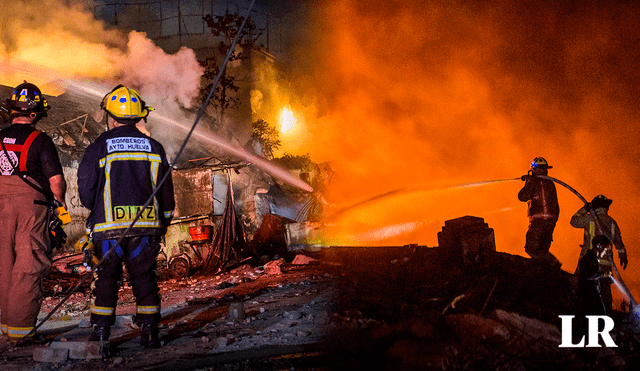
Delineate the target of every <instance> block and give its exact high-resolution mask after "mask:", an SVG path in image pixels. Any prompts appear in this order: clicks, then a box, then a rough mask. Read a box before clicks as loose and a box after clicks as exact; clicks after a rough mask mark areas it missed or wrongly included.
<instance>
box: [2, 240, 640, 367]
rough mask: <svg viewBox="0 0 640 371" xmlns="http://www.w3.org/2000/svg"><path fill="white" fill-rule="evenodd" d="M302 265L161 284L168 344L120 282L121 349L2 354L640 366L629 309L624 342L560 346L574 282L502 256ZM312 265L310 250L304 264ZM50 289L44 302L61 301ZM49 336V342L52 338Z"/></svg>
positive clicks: (7, 359)
mask: <svg viewBox="0 0 640 371" xmlns="http://www.w3.org/2000/svg"><path fill="white" fill-rule="evenodd" d="M309 255H312V257H313V258H315V259H318V260H317V261H313V260H308V259H307V260H304V261H302V264H292V261H285V260H281V259H274V260H272V261H270V262H268V263H266V264H262V265H258V264H255V263H251V262H248V263H247V264H244V265H242V266H240V267H238V268H236V269H234V270H232V271H230V272H226V273H223V274H219V275H216V276H212V277H195V276H193V277H188V278H185V279H182V280H174V279H169V280H165V281H162V282H161V293H162V298H163V303H162V305H163V308H164V309H163V321H162V324H161V333H160V335H161V340H162V343H163V347H162V348H161V349H153V350H146V349H142V348H141V347H140V346H139V344H138V337H137V336H138V335H139V330H138V328H137V327H136V326H135V325H134V324H133V322H132V318H131V315H132V314H133V312H134V310H135V303H134V300H133V297H132V295H131V290H130V288H129V287H128V286H127V285H124V287H123V289H122V290H121V292H120V302H119V304H118V305H119V307H118V323H117V326H116V327H114V329H113V333H112V338H111V339H112V343H113V347H112V349H111V353H112V354H111V357H110V358H108V359H105V360H103V359H92V360H85V359H68V360H65V361H62V362H59V363H55V362H35V361H34V360H33V354H34V347H24V348H12V347H6V346H4V348H3V349H2V350H0V367H1V368H2V369H3V370H25V369H28V370H86V369H94V370H109V369H122V370H284V369H286V370H343V369H350V370H353V369H356V370H359V369H362V370H364V369H367V370H372V369H373V370H465V369H469V370H548V369H562V370H610V369H614V370H615V369H618V370H625V369H638V368H637V367H638V365H639V363H638V344H637V338H636V336H635V335H634V334H633V333H632V332H631V331H630V327H629V326H628V323H627V322H628V316H627V315H626V314H625V313H616V315H615V320H616V329H615V330H614V331H613V332H612V334H613V336H614V339H615V341H616V343H617V344H618V348H591V349H588V348H584V349H575V348H571V349H567V348H559V347H558V345H559V344H560V341H561V334H560V331H559V320H558V315H561V314H572V313H573V311H574V310H575V305H574V302H575V279H574V278H573V275H571V274H569V273H567V272H564V271H562V270H559V269H550V268H548V267H546V266H544V265H540V264H536V263H535V262H533V261H531V260H530V259H526V258H523V257H520V256H513V255H509V254H504V253H491V254H488V255H486V256H483V258H482V260H481V261H479V262H476V263H474V264H473V265H464V264H459V263H456V262H453V261H450V260H448V259H447V258H446V255H443V254H441V253H440V252H439V251H438V248H435V249H429V248H423V247H417V246H404V247H393V248H391V247H389V248H329V249H323V251H322V252H321V253H315V254H309ZM300 262H301V261H300V260H299V261H298V263H300ZM59 300H60V299H59V298H56V297H52V298H47V300H46V301H45V304H44V306H43V314H44V312H46V311H48V310H51V308H52V307H53V306H54V305H55V304H56V303H57V302H58V301H59ZM88 300H89V298H88V295H87V293H77V294H75V295H74V296H73V297H72V298H71V299H70V300H69V302H68V303H66V304H65V305H64V306H63V307H62V310H61V311H59V313H57V314H56V315H54V316H53V322H57V323H69V324H72V325H71V326H70V327H69V328H67V329H65V330H64V331H59V333H58V334H54V335H51V336H55V337H53V338H51V339H50V341H54V342H64V341H65V340H66V341H79V340H82V339H85V340H86V337H88V334H89V333H90V328H89V327H87V326H88V321H87V316H88ZM45 346H46V345H45Z"/></svg>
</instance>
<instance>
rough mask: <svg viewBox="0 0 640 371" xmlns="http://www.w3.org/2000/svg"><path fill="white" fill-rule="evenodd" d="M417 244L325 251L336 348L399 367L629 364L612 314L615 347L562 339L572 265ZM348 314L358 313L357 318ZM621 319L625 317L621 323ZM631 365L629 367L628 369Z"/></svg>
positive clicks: (630, 348)
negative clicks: (331, 278)
mask: <svg viewBox="0 0 640 371" xmlns="http://www.w3.org/2000/svg"><path fill="white" fill-rule="evenodd" d="M448 257H449V255H448V254H447V255H446V256H445V255H443V251H442V248H439V247H436V248H427V247H420V246H415V245H409V246H403V247H381V248H376V247H370V248H362V247H359V248H349V247H343V248H339V249H333V250H327V251H326V253H325V256H324V257H323V258H324V261H325V262H326V263H327V264H326V267H327V271H328V272H330V273H331V274H333V275H335V276H336V287H337V290H338V293H339V294H338V295H339V296H338V297H339V299H338V301H339V303H338V307H339V308H340V313H341V314H342V315H343V318H344V319H348V320H349V321H347V322H348V324H350V325H347V323H345V326H341V327H339V334H334V336H335V339H336V340H337V341H336V342H335V343H334V344H335V345H336V351H339V352H340V353H341V354H342V355H343V357H350V358H351V359H353V362H354V365H358V366H359V367H363V368H364V367H367V366H368V367H372V368H376V369H380V368H379V365H384V368H383V369H389V370H392V369H398V370H399V369H402V370H414V369H415V370H418V369H420V370H425V369H427V370H429V369H434V370H454V369H474V370H475V369H478V370H524V369H526V370H530V369H534V370H536V369H540V370H542V369H563V370H592V369H598V370H600V369H614V370H615V369H619V370H624V369H634V368H633V367H632V366H634V365H637V364H638V349H637V339H636V337H635V336H634V335H633V333H632V332H631V331H630V330H629V327H628V326H626V325H625V321H627V314H626V313H617V314H616V318H615V321H616V323H618V324H622V325H619V326H617V327H616V328H615V329H614V331H613V332H612V336H613V337H614V339H615V340H616V342H617V344H618V348H605V347H602V348H590V349H588V348H584V349H579V350H578V351H576V348H559V347H558V345H560V343H561V333H560V319H559V317H558V316H559V315H571V314H575V313H576V308H575V305H574V303H575V288H576V282H575V278H574V276H573V275H572V274H569V273H567V272H565V271H562V270H560V269H557V268H550V267H548V266H545V265H543V264H541V263H538V262H536V261H534V260H532V259H528V258H524V257H521V256H516V255H510V254H506V253H499V252H492V251H488V252H487V251H485V252H484V253H482V254H480V256H479V257H478V258H477V259H472V261H474V263H473V264H470V263H469V262H470V261H469V260H468V259H461V260H459V261H458V262H454V261H451V260H450V259H449V258H448ZM354 320H355V321H354ZM626 324H627V325H628V322H627V323H626ZM629 367H631V368H629Z"/></svg>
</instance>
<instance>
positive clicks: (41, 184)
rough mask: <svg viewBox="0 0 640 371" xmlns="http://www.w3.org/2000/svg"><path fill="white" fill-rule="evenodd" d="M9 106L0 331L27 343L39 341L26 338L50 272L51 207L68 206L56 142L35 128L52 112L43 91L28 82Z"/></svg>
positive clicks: (2, 137)
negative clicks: (54, 202)
mask: <svg viewBox="0 0 640 371" xmlns="http://www.w3.org/2000/svg"><path fill="white" fill-rule="evenodd" d="M7 105H8V107H9V109H10V115H11V116H10V122H11V126H9V127H8V128H6V129H3V130H2V131H0V143H1V144H2V149H0V311H1V312H2V314H1V315H2V317H1V322H0V329H2V332H3V333H4V334H6V335H7V336H8V337H9V339H10V340H11V341H15V342H17V343H27V342H30V341H33V340H35V339H36V337H31V336H30V337H29V338H25V336H26V335H28V334H30V333H31V332H32V330H33V329H34V327H35V325H36V320H37V317H38V313H39V312H40V306H41V304H42V299H43V297H44V292H43V289H42V281H43V279H44V277H46V276H47V274H48V273H49V270H50V268H51V256H50V253H51V251H50V248H51V247H50V246H51V245H50V243H51V235H50V233H51V232H50V230H49V229H50V223H49V222H50V221H52V220H53V219H51V216H52V213H51V211H50V210H51V207H50V206H47V205H48V204H51V203H52V202H53V201H54V199H55V200H57V201H58V202H59V203H60V204H62V205H63V206H65V207H66V202H65V192H66V189H67V183H66V182H65V180H64V175H63V171H62V164H61V163H60V158H59V157H58V152H57V151H56V147H55V145H54V144H53V141H52V140H51V138H50V137H49V136H48V135H47V134H45V133H42V132H40V131H38V130H36V128H35V124H36V123H37V122H38V120H40V119H41V118H43V117H46V116H47V111H48V110H49V109H50V108H51V107H50V106H49V105H48V104H47V101H46V99H45V98H44V96H43V95H42V93H41V92H40V89H38V87H37V86H35V85H33V84H30V83H28V82H26V81H25V82H24V83H23V84H20V85H18V86H17V87H16V88H15V89H14V90H13V94H12V95H11V98H10V99H7ZM51 205H52V204H51ZM60 231H61V230H60ZM61 233H62V232H61ZM58 236H60V235H58Z"/></svg>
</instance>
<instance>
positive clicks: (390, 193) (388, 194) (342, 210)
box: [332, 178, 520, 218]
mask: <svg viewBox="0 0 640 371" xmlns="http://www.w3.org/2000/svg"><path fill="white" fill-rule="evenodd" d="M513 180H520V178H509V179H497V180H483V181H479V182H471V183H463V184H456V185H452V186H448V187H444V188H438V189H426V188H417V189H411V188H398V189H394V190H392V191H388V192H385V193H381V194H379V195H375V196H373V197H369V198H367V199H366V200H363V201H359V202H356V203H354V204H351V205H349V206H345V207H342V208H340V209H338V210H337V211H336V212H335V213H333V214H332V217H333V218H336V217H338V216H340V215H342V214H344V213H346V212H347V211H349V210H352V209H355V208H357V207H360V206H363V205H365V204H368V203H370V202H373V201H376V200H380V199H384V198H387V197H391V196H396V195H400V194H404V193H411V192H421V191H438V190H443V189H458V188H472V187H479V186H482V185H487V184H491V183H502V182H509V181H513Z"/></svg>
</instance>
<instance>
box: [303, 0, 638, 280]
mask: <svg viewBox="0 0 640 371" xmlns="http://www.w3.org/2000/svg"><path fill="white" fill-rule="evenodd" d="M307 9H312V11H311V12H309V14H308V16H309V17H308V18H307V19H306V20H305V22H306V23H305V27H306V30H305V31H306V32H305V33H302V34H301V36H300V38H301V39H304V40H305V42H304V43H301V44H300V46H299V50H298V53H297V58H296V59H295V61H296V62H297V63H298V65H297V67H298V71H299V72H300V76H302V77H303V78H306V79H307V82H308V85H305V86H303V87H302V88H301V90H300V94H301V95H306V96H310V95H312V94H310V92H314V93H315V94H316V95H315V96H316V100H315V101H314V102H313V104H309V103H308V102H307V103H301V105H302V106H304V107H305V108H306V112H307V117H305V120H304V125H306V128H307V130H308V134H307V136H306V137H304V138H302V139H301V140H300V142H301V143H303V145H300V150H299V151H300V152H301V153H305V152H308V153H309V154H310V155H311V157H312V158H313V159H314V160H316V161H330V162H331V166H332V167H333V168H334V169H335V170H336V171H337V172H338V174H339V175H338V176H337V177H336V178H335V179H334V182H333V187H332V194H331V197H332V200H333V201H334V202H335V203H336V204H337V205H340V206H348V205H349V204H350V203H356V202H357V201H359V200H365V199H368V198H372V197H374V196H376V195H379V194H383V193H386V192H389V191H392V190H399V189H405V190H407V192H404V193H403V192H395V193H394V194H393V195H390V196H388V197H386V198H381V199H377V200H375V201H372V202H369V203H365V204H363V205H362V206H360V207H358V208H354V209H351V210H349V211H346V212H343V213H341V214H340V216H339V217H338V218H337V219H336V220H334V221H335V222H336V228H335V231H334V233H331V235H330V241H331V242H335V243H345V244H346V243H348V244H357V243H358V242H360V243H362V244H366V245H372V244H380V245H387V244H406V243H420V244H428V245H430V246H434V245H436V244H437V240H436V233H437V231H439V230H440V229H441V228H442V225H443V223H444V220H446V219H450V218H455V217H460V216H464V215H474V216H479V217H482V218H484V219H485V221H486V222H488V223H489V226H490V227H492V228H494V230H495V234H496V240H497V241H496V242H497V245H498V246H497V247H498V250H500V251H506V252H510V253H517V254H521V255H524V256H526V254H525V252H524V248H523V246H524V237H525V232H526V229H527V224H528V220H527V217H526V204H524V203H521V202H519V201H518V200H517V192H518V190H519V189H520V188H521V187H522V185H523V183H522V182H521V181H519V180H516V181H507V182H502V183H492V184H489V185H486V186H478V187H472V188H467V187H454V188H449V186H452V185H458V184H464V183H469V182H478V181H483V180H496V179H509V178H516V177H519V176H521V175H523V174H525V173H526V172H527V170H528V169H529V163H530V162H531V160H532V159H533V158H534V157H537V156H543V157H545V158H546V159H547V160H548V161H549V163H550V164H551V165H552V166H553V169H551V170H550V173H549V175H550V176H552V177H555V178H558V179H560V180H562V181H564V182H566V183H567V184H569V185H571V186H572V187H573V188H575V189H576V190H578V191H579V192H580V193H581V194H582V195H583V196H584V197H585V198H587V199H588V200H591V198H593V197H594V196H596V195H597V194H605V195H606V196H608V197H609V198H611V199H613V200H614V202H613V204H612V206H611V209H610V214H611V215H612V216H613V217H614V218H615V219H616V220H617V221H618V223H619V225H620V228H621V230H622V236H623V239H624V240H625V242H626V245H627V246H628V250H629V256H630V263H629V267H630V268H631V269H627V270H626V271H625V272H624V278H625V279H626V280H627V281H628V282H627V283H630V284H631V286H633V287H634V288H637V287H638V279H639V278H638V277H635V276H634V275H633V273H632V272H634V271H635V269H636V268H637V266H638V265H640V258H639V256H640V252H639V251H637V250H636V249H635V246H637V245H638V242H640V232H638V231H637V230H636V229H635V228H634V217H633V215H634V213H635V211H636V209H637V206H638V204H639V203H640V197H639V196H638V192H639V191H640V190H639V189H638V188H639V186H638V182H637V181H636V179H637V174H638V173H639V172H640V164H639V163H638V161H637V152H638V147H637V146H636V143H637V142H638V139H639V136H640V131H639V130H638V129H637V128H638V121H639V120H638V118H639V112H638V105H637V103H636V102H637V101H638V98H639V95H640V90H639V88H640V76H639V74H640V72H639V71H640V68H638V67H639V66H638V64H639V63H640V62H639V61H640V55H639V54H640V49H638V48H637V44H638V39H639V36H640V25H639V24H638V23H639V21H638V20H639V19H640V8H638V7H637V6H636V5H634V4H633V3H631V2H628V3H626V2H618V3H613V4H612V3H606V4H605V3H602V2H596V1H587V2H585V1H569V2H562V3H558V2H554V1H549V2H547V3H542V2H530V1H523V2H521V1H490V2H477V1H458V2H450V1H440V2H438V1H435V2H434V1H428V2H427V1H412V2H410V1H404V2H402V1H378V0H374V1H368V2H361V1H355V0H338V1H321V2H318V3H317V5H316V6H314V7H309V8H307ZM558 195H559V199H560V207H561V215H560V220H559V221H558V225H557V228H556V232H555V234H554V242H553V244H552V249H551V252H552V253H554V254H555V255H556V256H557V257H558V258H559V259H560V260H561V261H562V262H563V264H564V265H563V269H565V270H567V271H570V272H573V270H574V269H575V266H576V264H577V258H578V254H579V251H580V246H579V245H580V244H581V243H582V231H581V230H578V229H574V228H572V227H571V226H570V225H569V219H570V217H571V215H572V214H573V213H574V212H575V211H576V210H577V209H579V208H580V207H581V206H582V202H581V201H580V200H579V199H578V198H577V197H576V196H575V195H574V194H573V193H571V192H569V191H568V190H567V189H565V188H563V187H561V186H558ZM390 226H391V227H394V226H395V227H396V228H389V227H390ZM382 232H385V233H382ZM362 236H366V238H361V237H362ZM371 236H379V237H378V238H372V237H371ZM616 260H617V254H616ZM634 267H635V268H634ZM637 291H638V290H637V289H634V292H637Z"/></svg>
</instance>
